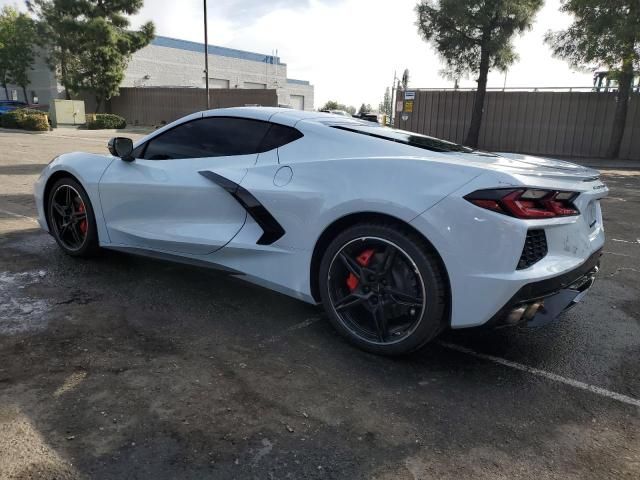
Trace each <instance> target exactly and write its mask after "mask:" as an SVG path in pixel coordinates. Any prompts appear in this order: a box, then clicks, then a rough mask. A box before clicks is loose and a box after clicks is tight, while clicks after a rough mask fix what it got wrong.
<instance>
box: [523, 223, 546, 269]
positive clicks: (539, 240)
mask: <svg viewBox="0 0 640 480" xmlns="http://www.w3.org/2000/svg"><path fill="white" fill-rule="evenodd" d="M547 252H548V250H547V236H546V235H545V233H544V230H529V231H528V232H527V240H526V241H525V242H524V248H523V249H522V255H520V261H518V270H524V269H525V268H529V267H530V266H531V265H533V264H534V263H537V262H539V261H540V260H542V259H543V258H544V257H545V255H546V254H547Z"/></svg>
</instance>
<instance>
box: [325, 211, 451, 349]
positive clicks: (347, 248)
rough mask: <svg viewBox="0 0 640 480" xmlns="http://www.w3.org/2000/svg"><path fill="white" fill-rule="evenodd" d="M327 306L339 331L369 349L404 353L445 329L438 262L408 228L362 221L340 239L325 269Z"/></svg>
mask: <svg viewBox="0 0 640 480" xmlns="http://www.w3.org/2000/svg"><path fill="white" fill-rule="evenodd" d="M319 285H320V290H321V296H322V302H323V305H324V307H325V310H326V311H327V313H328V315H329V318H330V320H331V322H332V323H333V325H334V326H335V327H336V329H337V330H338V331H339V332H340V333H341V334H342V335H343V336H345V337H346V338H347V339H348V340H349V341H350V342H351V343H353V344H355V345H356V346H358V347H359V348H362V349H364V350H367V351H370V352H373V353H378V354H383V355H401V354H405V353H409V352H411V351H414V350H417V349H419V348H420V347H422V346H423V345H424V344H425V343H427V342H428V341H430V340H432V339H433V338H434V337H435V336H436V335H438V333H440V332H441V331H442V329H443V328H444V327H445V325H446V318H445V315H446V294H447V284H446V282H445V280H444V276H443V272H442V269H441V267H440V264H439V261H438V258H437V257H436V255H435V253H434V252H432V251H431V249H430V248H429V246H428V245H426V244H425V242H424V241H423V240H422V239H421V238H420V237H419V236H417V235H416V234H414V233H413V232H411V231H409V230H408V229H404V228H398V226H396V225H388V224H377V223H363V224H359V225H355V226H353V227H351V228H349V229H347V230H345V231H344V232H342V233H341V234H340V235H338V236H337V237H336V238H335V239H334V240H333V241H332V242H331V244H330V245H329V247H328V248H327V250H326V251H325V254H324V257H323V259H322V262H321V265H320V278H319Z"/></svg>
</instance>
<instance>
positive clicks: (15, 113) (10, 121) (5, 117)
mask: <svg viewBox="0 0 640 480" xmlns="http://www.w3.org/2000/svg"><path fill="white" fill-rule="evenodd" d="M22 117H24V113H22V111H21V110H12V111H10V112H6V113H3V114H2V117H0V127H2V128H20V120H21V119H22Z"/></svg>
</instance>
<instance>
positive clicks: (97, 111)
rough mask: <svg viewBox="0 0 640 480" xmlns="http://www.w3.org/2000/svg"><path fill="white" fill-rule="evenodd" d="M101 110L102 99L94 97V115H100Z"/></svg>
mask: <svg viewBox="0 0 640 480" xmlns="http://www.w3.org/2000/svg"><path fill="white" fill-rule="evenodd" d="M101 108H102V97H100V96H98V95H96V113H100V109H101Z"/></svg>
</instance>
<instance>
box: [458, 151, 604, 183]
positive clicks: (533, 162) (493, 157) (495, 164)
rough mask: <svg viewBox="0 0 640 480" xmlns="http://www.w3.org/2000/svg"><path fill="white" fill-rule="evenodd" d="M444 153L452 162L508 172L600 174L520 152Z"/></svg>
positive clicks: (581, 177) (593, 176)
mask: <svg viewBox="0 0 640 480" xmlns="http://www.w3.org/2000/svg"><path fill="white" fill-rule="evenodd" d="M446 155H447V156H450V158H451V160H453V161H454V163H465V164H467V165H473V166H477V167H482V168H486V169H490V170H496V171H501V172H504V173H509V174H517V175H528V176H534V177H545V178H558V179H575V180H588V179H596V178H598V177H599V176H600V172H598V171H597V170H594V169H592V168H588V167H583V166H582V165H577V164H575V163H571V162H565V161H563V160H555V159H551V158H544V157H536V156H533V155H525V154H521V153H489V152H482V151H475V152H473V153H457V152H456V153H449V154H446Z"/></svg>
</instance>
